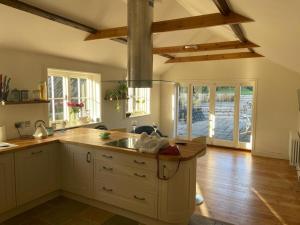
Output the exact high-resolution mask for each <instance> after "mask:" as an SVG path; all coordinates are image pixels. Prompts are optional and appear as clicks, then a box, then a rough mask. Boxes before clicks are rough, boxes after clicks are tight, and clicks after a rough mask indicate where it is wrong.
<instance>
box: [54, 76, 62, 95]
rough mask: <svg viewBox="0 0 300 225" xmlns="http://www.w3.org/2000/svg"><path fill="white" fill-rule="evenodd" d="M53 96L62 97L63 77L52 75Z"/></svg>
mask: <svg viewBox="0 0 300 225" xmlns="http://www.w3.org/2000/svg"><path fill="white" fill-rule="evenodd" d="M53 83H54V98H63V78H62V77H53Z"/></svg>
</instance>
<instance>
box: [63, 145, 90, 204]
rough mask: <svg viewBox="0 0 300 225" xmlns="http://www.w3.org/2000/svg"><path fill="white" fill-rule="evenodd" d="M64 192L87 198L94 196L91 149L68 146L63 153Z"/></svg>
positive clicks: (65, 146)
mask: <svg viewBox="0 0 300 225" xmlns="http://www.w3.org/2000/svg"><path fill="white" fill-rule="evenodd" d="M61 163H62V187H63V190H65V191H69V192H72V193H74V194H78V195H82V196H85V197H88V198H90V197H92V196H93V152H92V150H91V149H89V148H86V147H82V146H77V145H71V144H66V145H64V148H63V151H62V160H61Z"/></svg>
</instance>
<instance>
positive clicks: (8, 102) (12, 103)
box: [1, 100, 50, 105]
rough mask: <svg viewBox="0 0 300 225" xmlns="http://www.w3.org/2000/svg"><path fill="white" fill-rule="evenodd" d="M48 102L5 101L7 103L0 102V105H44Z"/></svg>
mask: <svg viewBox="0 0 300 225" xmlns="http://www.w3.org/2000/svg"><path fill="white" fill-rule="evenodd" d="M49 102H50V101H49V100H36V101H24V102H12V101H7V102H3V101H2V102H1V105H24V104H44V103H49Z"/></svg>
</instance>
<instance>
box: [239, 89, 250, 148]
mask: <svg viewBox="0 0 300 225" xmlns="http://www.w3.org/2000/svg"><path fill="white" fill-rule="evenodd" d="M252 110H253V87H251V86H244V87H241V95H240V113H239V115H240V118H239V141H240V142H246V143H250V142H251V136H252Z"/></svg>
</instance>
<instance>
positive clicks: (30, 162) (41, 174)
mask: <svg viewBox="0 0 300 225" xmlns="http://www.w3.org/2000/svg"><path fill="white" fill-rule="evenodd" d="M58 151H59V145H58V144H49V145H43V146H38V147H34V148H31V149H27V150H23V151H19V152H16V153H15V168H16V195H17V205H23V204H25V203H27V202H30V201H32V200H35V199H37V198H39V197H41V196H43V195H46V194H48V193H50V192H53V191H56V190H57V189H59V156H58V153H59V152H58Z"/></svg>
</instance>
